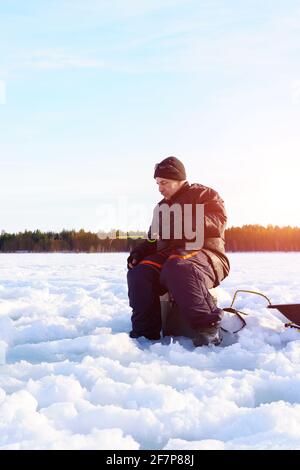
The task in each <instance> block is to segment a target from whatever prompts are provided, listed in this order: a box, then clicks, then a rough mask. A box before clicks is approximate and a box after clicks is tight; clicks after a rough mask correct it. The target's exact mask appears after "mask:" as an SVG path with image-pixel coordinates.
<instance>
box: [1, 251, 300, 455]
mask: <svg viewBox="0 0 300 470" xmlns="http://www.w3.org/2000/svg"><path fill="white" fill-rule="evenodd" d="M126 256H127V255H126V254H101V255H100V254H89V255H88V254H77V255H76V254H43V255H41V254H39V255H35V254H7V255H6V254H1V255H0V364H1V365H0V448H1V449H11V448H13V449H45V448H47V449H57V448H64V449H101V448H102V449H248V448H249V449H255V448H257V449H300V333H299V332H297V331H296V330H291V329H290V330H286V329H285V328H284V326H283V321H284V317H282V316H281V314H279V313H278V312H277V311H276V310H268V309H266V308H265V306H266V302H265V301H264V300H263V299H261V298H260V297H254V296H251V295H248V296H246V295H242V296H241V297H239V300H238V303H237V306H238V307H239V308H240V309H241V310H244V311H246V312H248V313H249V314H250V316H249V317H248V319H247V321H248V326H247V328H245V329H244V330H243V331H242V332H241V333H239V335H238V338H236V342H233V339H232V338H231V339H230V340H229V341H227V344H229V345H227V346H226V347H225V346H224V345H223V346H222V347H221V346H219V347H204V348H196V349H195V348H194V347H193V346H192V343H191V340H188V339H183V338H181V339H179V340H175V341H172V340H171V339H170V338H164V339H163V340H162V341H160V342H154V343H152V342H150V341H147V340H145V339H142V340H131V339H130V338H129V337H128V334H127V333H128V331H129V329H130V309H129V307H128V303H127V288H126V270H125V259H126ZM230 259H231V264H232V271H231V274H230V277H229V278H228V279H227V280H226V281H225V282H224V283H223V284H222V287H221V288H218V296H219V302H220V305H221V306H229V304H230V300H231V298H232V295H233V293H234V291H235V290H236V289H237V288H246V289H254V290H259V291H261V292H264V293H265V294H266V295H267V296H268V297H269V298H270V299H271V301H272V303H274V304H275V303H292V302H294V303H300V253H298V254H295V253H288V254H283V253H279V254H274V253H269V254H233V255H230ZM230 343H232V344H230Z"/></svg>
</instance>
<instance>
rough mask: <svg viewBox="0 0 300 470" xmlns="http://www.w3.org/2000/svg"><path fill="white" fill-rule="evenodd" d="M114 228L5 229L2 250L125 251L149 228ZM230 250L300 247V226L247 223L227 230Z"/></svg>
mask: <svg viewBox="0 0 300 470" xmlns="http://www.w3.org/2000/svg"><path fill="white" fill-rule="evenodd" d="M111 233H112V232H108V233H104V232H101V234H100V237H99V234H97V233H93V232H86V231H85V230H83V229H82V230H79V231H77V232H76V231H75V230H63V231H61V232H59V233H56V232H41V231H40V230H35V231H33V232H32V231H25V232H19V233H12V234H10V233H6V232H2V233H1V235H0V252H2V253H11V252H34V253H38V252H76V253H78V252H88V253H101V252H102V253H103V252H122V251H125V252H127V251H130V250H131V249H132V248H133V247H134V246H135V245H136V244H138V243H139V242H140V239H143V238H145V237H146V233H145V232H134V233H133V232H121V231H119V230H117V231H116V232H115V235H116V238H112V237H111ZM226 250H227V251H228V252H232V251H300V227H278V226H273V225H269V226H267V227H263V226H261V225H244V226H243V227H231V228H229V229H227V230H226Z"/></svg>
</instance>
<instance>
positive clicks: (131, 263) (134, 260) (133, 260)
mask: <svg viewBox="0 0 300 470" xmlns="http://www.w3.org/2000/svg"><path fill="white" fill-rule="evenodd" d="M137 264H139V259H138V257H137V256H136V255H130V256H128V258H127V268H128V269H132V268H134V267H135V266H136V265H137Z"/></svg>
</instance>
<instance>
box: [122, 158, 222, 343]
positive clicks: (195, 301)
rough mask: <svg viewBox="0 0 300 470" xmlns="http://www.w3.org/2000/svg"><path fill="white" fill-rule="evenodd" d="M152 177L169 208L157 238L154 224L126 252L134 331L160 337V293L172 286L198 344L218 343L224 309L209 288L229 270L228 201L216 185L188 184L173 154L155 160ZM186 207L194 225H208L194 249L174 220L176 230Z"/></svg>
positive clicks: (134, 335) (134, 334)
mask: <svg viewBox="0 0 300 470" xmlns="http://www.w3.org/2000/svg"><path fill="white" fill-rule="evenodd" d="M154 178H155V180H156V183H157V185H158V189H159V191H160V193H161V194H162V196H163V197H164V198H163V199H162V200H161V201H160V202H159V203H158V206H157V207H158V210H159V211H160V210H162V209H163V208H166V207H167V209H168V208H169V209H170V217H169V219H167V220H165V219H166V218H164V220H163V217H161V216H159V218H158V219H156V220H158V222H157V227H158V234H157V237H156V238H157V239H152V238H151V234H152V237H153V223H152V226H151V227H150V229H149V234H148V240H145V241H144V242H142V243H141V244H140V245H138V246H137V247H136V248H134V249H133V251H132V252H131V253H130V256H129V257H128V260H127V261H128V277H127V279H128V296H129V303H130V306H131V307H132V317H131V321H132V331H131V332H130V336H131V338H138V337H140V336H145V337H146V338H148V339H153V340H155V339H159V338H160V330H161V311H160V295H162V294H163V293H165V292H167V291H169V292H170V295H171V296H172V298H173V299H174V301H175V302H176V304H177V305H178V307H179V311H180V314H181V315H183V316H184V318H185V319H186V321H187V322H188V324H189V325H190V326H191V328H192V329H193V330H194V331H195V336H194V338H193V343H194V345H195V346H203V345H208V344H215V345H217V344H219V343H220V334H219V330H220V322H221V319H222V315H223V311H222V310H221V309H220V308H218V307H217V306H216V304H215V303H214V300H213V297H212V296H211V294H210V293H209V290H208V289H210V288H212V287H216V286H218V285H219V284H220V282H221V281H222V280H223V279H224V278H225V277H226V276H227V275H228V273H229V269H230V266H229V261H228V259H227V257H226V255H225V248H224V245H225V241H224V232H225V226H226V221H227V216H226V212H225V208H224V202H223V200H222V199H221V198H220V196H219V195H218V193H217V192H216V191H214V190H213V189H211V188H208V187H206V186H203V185H201V184H192V185H190V184H189V183H188V182H187V181H186V172H185V168H184V165H183V163H182V162H181V161H180V160H178V159H177V158H175V157H168V158H166V159H164V160H163V161H162V162H161V163H159V164H157V165H156V166H155V172H154ZM188 206H190V207H191V208H192V210H191V212H190V214H191V219H192V220H191V222H192V226H193V227H194V228H195V227H196V226H197V225H198V226H199V225H201V224H202V229H203V230H204V241H203V243H202V245H201V246H197V247H196V249H195V248H193V249H190V248H189V246H190V245H188V242H191V240H190V238H189V239H187V237H186V231H185V232H184V233H182V232H181V236H180V238H178V236H176V233H175V232H176V230H175V228H174V227H175V224H176V223H177V229H178V227H179V228H180V225H181V223H182V221H183V220H186V219H185V218H184V217H183V218H182V219H181V220H180V221H179V223H178V220H175V219H176V217H177V218H178V208H179V209H182V213H184V211H185V210H186V208H187V207H188ZM197 206H198V207H202V208H204V215H203V220H197V217H198V218H199V215H198V216H197V214H199V212H198V211H197ZM172 208H173V209H172ZM176 208H177V209H176ZM175 209H176V210H177V212H176V210H175ZM202 214H203V211H202ZM166 224H169V225H168V226H167V227H166ZM166 228H167V229H169V231H168V230H165V229H166ZM166 233H167V235H168V236H166Z"/></svg>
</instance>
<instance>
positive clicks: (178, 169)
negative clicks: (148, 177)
mask: <svg viewBox="0 0 300 470" xmlns="http://www.w3.org/2000/svg"><path fill="white" fill-rule="evenodd" d="M157 176H158V177H160V178H167V179H169V180H179V181H182V180H185V179H186V173H185V168H184V165H183V163H181V161H180V160H178V158H176V157H168V158H165V159H164V160H163V161H161V162H160V163H157V164H156V165H155V168H154V178H156V177H157Z"/></svg>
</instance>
